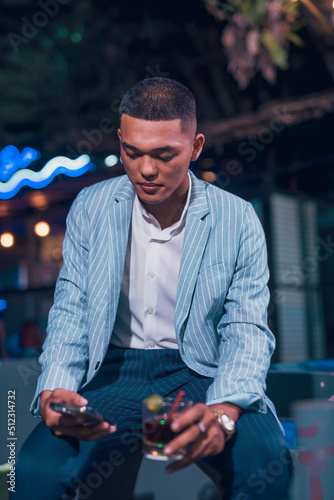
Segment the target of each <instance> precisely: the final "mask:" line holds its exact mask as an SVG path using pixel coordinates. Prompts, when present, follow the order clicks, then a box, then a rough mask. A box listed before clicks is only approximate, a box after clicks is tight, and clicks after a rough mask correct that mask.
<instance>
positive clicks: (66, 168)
mask: <svg viewBox="0 0 334 500" xmlns="http://www.w3.org/2000/svg"><path fill="white" fill-rule="evenodd" d="M7 148H14V146H7ZM7 148H5V149H7ZM15 149H16V148H15ZM27 149H29V150H30V151H26V150H27ZM32 151H35V150H31V148H26V149H24V150H23V151H22V153H21V155H20V158H19V159H18V158H17V159H18V162H17V163H15V162H14V163H13V154H14V153H15V152H14V151H13V150H10V151H9V153H8V150H7V152H5V154H4V155H3V156H2V160H3V165H4V164H5V160H6V158H7V160H8V158H11V162H9V163H8V164H7V165H6V168H4V167H3V168H1V167H0V172H1V173H2V177H0V199H2V200H8V199H9V198H12V197H13V196H15V195H16V193H17V192H18V191H19V190H20V189H21V188H22V187H23V186H29V187H31V188H34V189H40V188H43V187H45V186H47V185H48V184H50V182H51V181H52V179H54V178H55V177H56V175H58V174H65V175H67V176H69V177H79V176H80V175H82V174H84V173H85V172H87V170H89V169H90V168H91V167H92V166H93V164H92V163H91V161H90V158H89V156H88V155H81V156H79V158H76V159H75V160H70V159H69V158H67V157H66V156H56V157H55V158H52V159H51V160H49V161H48V162H47V163H46V164H45V165H44V167H43V168H42V169H41V170H40V171H39V172H34V171H33V170H30V169H28V168H21V167H20V166H19V165H22V164H23V163H24V162H26V164H27V163H28V162H29V163H31V162H32V161H34V160H33V159H32V158H34V159H37V156H36V155H34V154H33V153H32ZM3 152H4V150H2V152H1V153H3ZM1 153H0V154H1ZM35 153H37V154H38V155H39V153H38V151H35ZM29 163H28V164H29ZM8 166H9V168H8ZM19 169H20V170H19ZM13 172H14V174H13ZM9 173H10V175H9ZM3 179H5V182H3Z"/></svg>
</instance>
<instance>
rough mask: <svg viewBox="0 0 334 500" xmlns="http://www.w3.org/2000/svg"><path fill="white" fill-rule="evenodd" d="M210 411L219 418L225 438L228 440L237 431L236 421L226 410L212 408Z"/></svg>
mask: <svg viewBox="0 0 334 500" xmlns="http://www.w3.org/2000/svg"><path fill="white" fill-rule="evenodd" d="M210 411H211V412H212V413H213V414H214V415H215V417H216V418H217V422H218V424H219V426H220V428H221V430H222V431H223V433H224V434H225V440H226V441H228V440H229V439H230V438H231V437H232V436H233V434H234V433H235V422H234V420H232V419H231V418H230V417H229V416H228V415H226V413H225V412H224V410H216V409H214V408H213V409H212V410H211V409H210Z"/></svg>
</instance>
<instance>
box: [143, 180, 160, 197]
mask: <svg viewBox="0 0 334 500" xmlns="http://www.w3.org/2000/svg"><path fill="white" fill-rule="evenodd" d="M140 186H141V188H142V190H143V191H144V192H145V193H149V194H154V193H155V192H156V191H157V190H158V189H159V187H160V184H154V183H152V182H143V183H141V184H140Z"/></svg>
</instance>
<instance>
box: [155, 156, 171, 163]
mask: <svg viewBox="0 0 334 500" xmlns="http://www.w3.org/2000/svg"><path fill="white" fill-rule="evenodd" d="M174 157H175V155H172V156H168V157H167V158H166V157H161V156H157V159H158V160H161V161H163V162H165V163H167V162H169V161H171V160H172V159H173V158H174Z"/></svg>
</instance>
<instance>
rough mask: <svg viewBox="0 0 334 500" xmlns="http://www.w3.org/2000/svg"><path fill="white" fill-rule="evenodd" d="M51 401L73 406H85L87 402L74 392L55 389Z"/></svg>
mask: <svg viewBox="0 0 334 500" xmlns="http://www.w3.org/2000/svg"><path fill="white" fill-rule="evenodd" d="M52 395H53V398H52V399H53V400H54V401H59V402H63V403H71V404H74V405H79V406H82V405H84V406H85V405H87V404H88V400H87V399H86V398H84V397H83V396H81V394H78V393H77V392H74V391H68V390H67V389H55V390H54V391H53V394H52Z"/></svg>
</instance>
